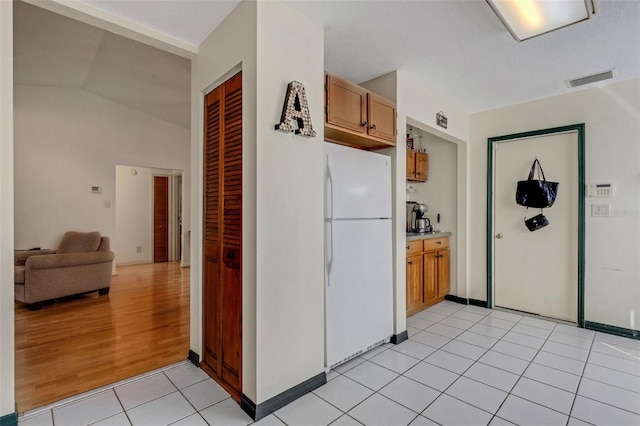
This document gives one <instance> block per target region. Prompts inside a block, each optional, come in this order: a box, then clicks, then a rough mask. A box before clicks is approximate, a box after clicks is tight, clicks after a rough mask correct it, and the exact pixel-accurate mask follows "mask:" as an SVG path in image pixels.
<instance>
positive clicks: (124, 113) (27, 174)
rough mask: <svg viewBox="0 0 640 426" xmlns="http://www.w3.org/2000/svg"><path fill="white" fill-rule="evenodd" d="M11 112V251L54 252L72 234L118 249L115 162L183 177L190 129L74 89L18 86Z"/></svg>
mask: <svg viewBox="0 0 640 426" xmlns="http://www.w3.org/2000/svg"><path fill="white" fill-rule="evenodd" d="M14 108H15V188H16V196H15V213H16V221H15V234H16V238H15V246H16V248H30V247H34V246H40V247H47V248H56V247H57V246H58V243H59V241H60V239H61V237H62V235H63V234H64V232H65V231H69V230H77V231H99V232H100V233H101V234H103V235H106V236H109V237H111V238H112V239H113V241H112V243H113V246H114V247H116V246H117V245H118V243H117V241H115V235H116V233H115V222H116V214H115V201H116V196H115V188H116V176H115V171H116V165H117V164H137V165H140V166H153V167H160V168H167V169H182V170H185V175H187V176H188V173H189V162H188V158H189V144H188V140H189V130H188V129H185V128H183V127H180V126H177V125H175V124H173V123H169V122H166V121H164V120H161V119H159V118H156V117H153V116H150V115H148V114H145V113H143V112H141V111H138V110H135V109H132V108H129V107H126V106H124V105H121V104H118V103H116V102H113V101H111V100H108V99H105V98H102V97H100V96H98V95H94V94H92V93H90V92H86V91H84V90H81V89H71V88H57V87H44V86H38V87H36V86H22V85H16V86H15V106H14ZM96 185H97V186H100V187H101V188H102V193H100V194H93V193H91V186H96ZM188 200H189V199H188V197H187V198H186V199H185V200H184V201H185V202H184V205H185V206H189V203H188ZM185 229H187V230H188V229H189V227H188V226H185ZM116 256H117V253H116Z"/></svg>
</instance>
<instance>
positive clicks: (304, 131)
mask: <svg viewBox="0 0 640 426" xmlns="http://www.w3.org/2000/svg"><path fill="white" fill-rule="evenodd" d="M294 119H295V120H296V121H297V122H298V128H297V129H294V128H293V125H292V124H291V120H294ZM276 130H281V131H283V132H295V133H296V134H297V135H302V136H309V137H315V135H316V132H314V131H313V126H312V125H311V114H310V113H309V105H308V104H307V95H306V94H305V92H304V86H303V85H302V83H299V82H297V81H292V82H291V83H289V85H288V86H287V95H286V96H285V98H284V106H283V107H282V116H281V117H280V123H279V124H276Z"/></svg>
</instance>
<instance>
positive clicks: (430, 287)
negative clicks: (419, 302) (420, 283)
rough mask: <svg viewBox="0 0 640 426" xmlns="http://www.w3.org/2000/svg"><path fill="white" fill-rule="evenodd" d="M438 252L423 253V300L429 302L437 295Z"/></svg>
mask: <svg viewBox="0 0 640 426" xmlns="http://www.w3.org/2000/svg"><path fill="white" fill-rule="evenodd" d="M437 256H438V252H436V251H432V252H428V253H425V254H424V257H423V259H424V270H423V271H422V277H423V280H424V301H425V303H429V302H430V301H431V300H433V299H436V298H437V297H438V259H439V258H438V257H437Z"/></svg>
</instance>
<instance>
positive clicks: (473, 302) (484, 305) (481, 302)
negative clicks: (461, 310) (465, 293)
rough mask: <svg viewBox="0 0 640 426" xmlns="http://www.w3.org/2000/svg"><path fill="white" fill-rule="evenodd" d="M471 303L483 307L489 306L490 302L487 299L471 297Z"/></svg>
mask: <svg viewBox="0 0 640 426" xmlns="http://www.w3.org/2000/svg"><path fill="white" fill-rule="evenodd" d="M469 304H470V305H473V306H480V307H481V308H488V307H489V306H488V302H487V301H486V300H478V299H469Z"/></svg>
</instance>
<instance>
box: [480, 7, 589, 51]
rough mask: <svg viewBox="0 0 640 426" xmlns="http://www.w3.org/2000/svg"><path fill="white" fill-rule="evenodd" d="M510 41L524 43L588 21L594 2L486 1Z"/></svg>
mask: <svg viewBox="0 0 640 426" xmlns="http://www.w3.org/2000/svg"><path fill="white" fill-rule="evenodd" d="M487 3H489V6H491V9H493V11H494V12H495V13H496V15H498V18H500V20H501V21H502V23H503V24H504V26H505V27H507V29H508V30H509V32H510V33H511V35H512V36H513V38H515V39H516V40H517V41H524V40H527V39H530V38H532V37H536V36H539V35H541V34H545V33H548V32H550V31H554V30H557V29H559V28H563V27H566V26H568V25H572V24H575V23H577V22H580V21H585V20H587V19H589V18H590V17H591V16H592V15H593V14H594V13H596V9H595V0H487Z"/></svg>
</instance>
